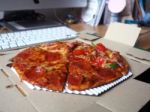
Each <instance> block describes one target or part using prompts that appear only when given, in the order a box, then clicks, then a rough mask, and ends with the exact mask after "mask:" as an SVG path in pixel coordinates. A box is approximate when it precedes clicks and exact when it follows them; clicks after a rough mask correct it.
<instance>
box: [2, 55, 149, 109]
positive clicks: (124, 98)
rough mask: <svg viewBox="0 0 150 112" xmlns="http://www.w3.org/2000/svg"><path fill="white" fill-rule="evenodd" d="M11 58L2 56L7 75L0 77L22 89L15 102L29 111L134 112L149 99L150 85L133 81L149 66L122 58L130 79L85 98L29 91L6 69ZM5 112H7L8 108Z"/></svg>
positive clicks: (5, 104)
mask: <svg viewBox="0 0 150 112" xmlns="http://www.w3.org/2000/svg"><path fill="white" fill-rule="evenodd" d="M12 56H14V54H11V55H7V56H4V57H5V58H2V59H3V60H0V63H2V65H3V70H4V71H5V73H6V74H8V77H6V76H5V75H2V77H3V78H4V79H7V80H8V84H9V82H11V83H13V84H14V85H18V86H19V87H21V89H22V91H23V94H25V96H24V95H22V92H21V93H20V91H18V89H16V88H15V90H14V91H13V92H14V93H13V94H17V95H19V96H16V99H17V100H19V101H21V102H20V103H21V105H23V104H24V101H22V100H20V98H19V97H22V98H23V99H27V100H28V101H25V102H28V103H27V104H28V105H27V106H29V108H31V107H32V108H35V109H36V110H37V112H49V111H55V112H70V111H71V112H83V111H87V112H91V111H92V110H93V112H99V111H103V112H114V111H115V112H120V111H121V112H126V111H128V112H137V110H139V109H140V108H142V106H143V105H144V104H145V103H146V102H147V101H148V100H149V99H150V96H149V94H150V86H149V84H146V83H144V82H141V81H138V80H135V79H134V78H135V77H136V76H138V75H139V74H141V73H142V72H143V71H144V70H146V69H147V68H148V67H149V66H147V65H146V64H143V63H139V62H137V61H134V60H132V59H128V58H126V57H125V58H126V59H127V61H128V62H129V64H130V67H131V71H132V72H133V74H134V75H133V76H132V77H131V78H129V79H128V80H126V81H124V82H122V83H120V84H119V85H117V86H115V87H114V88H112V89H110V90H109V91H107V92H105V93H104V94H101V95H100V96H86V95H74V94H65V93H58V92H49V91H41V90H31V89H29V88H28V87H27V86H26V85H25V84H24V83H22V82H20V80H19V78H18V77H17V76H16V75H15V74H13V72H12V70H11V69H10V68H8V67H7V66H6V65H7V63H9V59H10V57H12ZM1 74H3V72H1ZM3 82H5V81H3ZM7 91H8V90H7V89H6V88H4V91H3V93H2V94H7V95H8V98H9V97H11V95H12V93H11V92H10V93H11V94H8V93H7ZM1 96H2V95H1ZM13 97H14V96H13ZM2 98H3V101H7V98H5V97H2ZM0 102H1V101H0ZM17 103H18V102H13V104H12V102H11V103H4V104H3V107H5V106H11V105H16V104H17ZM14 108H19V109H20V108H23V107H20V106H19V107H16V106H14ZM26 108H27V107H26ZM4 109H6V110H7V108H4ZM31 112H32V111H31ZM33 112H34V111H33Z"/></svg>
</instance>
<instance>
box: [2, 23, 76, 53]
mask: <svg viewBox="0 0 150 112" xmlns="http://www.w3.org/2000/svg"><path fill="white" fill-rule="evenodd" d="M76 37H77V32H76V31H74V30H72V29H70V28H69V27H67V26H57V27H51V28H43V29H33V30H25V31H18V32H10V33H2V34H0V51H8V50H13V49H18V48H23V47H28V46H31V45H35V44H39V43H44V42H52V41H59V40H67V39H73V38H76Z"/></svg>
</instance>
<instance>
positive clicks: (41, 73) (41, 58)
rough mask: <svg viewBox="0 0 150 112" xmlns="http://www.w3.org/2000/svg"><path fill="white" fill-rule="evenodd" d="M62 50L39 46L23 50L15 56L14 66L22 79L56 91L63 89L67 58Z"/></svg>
mask: <svg viewBox="0 0 150 112" xmlns="http://www.w3.org/2000/svg"><path fill="white" fill-rule="evenodd" d="M63 59H64V58H63V55H62V54H61V52H58V51H55V52H50V51H46V50H43V49H41V48H39V47H36V46H35V47H31V48H27V49H26V50H23V51H22V52H20V53H19V54H18V55H16V56H15V57H14V58H13V65H12V67H13V68H14V69H15V70H16V72H17V73H18V75H19V77H20V79H21V80H25V81H27V82H29V83H31V84H33V85H36V86H39V87H42V88H47V89H50V90H55V91H63V89H64V85H65V82H66V77H67V67H66V65H67V60H63Z"/></svg>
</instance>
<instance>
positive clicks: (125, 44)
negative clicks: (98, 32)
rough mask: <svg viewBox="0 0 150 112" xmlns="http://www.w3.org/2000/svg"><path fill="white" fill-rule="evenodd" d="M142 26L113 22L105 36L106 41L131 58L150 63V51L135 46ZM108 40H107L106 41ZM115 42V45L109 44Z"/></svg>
mask: <svg viewBox="0 0 150 112" xmlns="http://www.w3.org/2000/svg"><path fill="white" fill-rule="evenodd" d="M140 30H141V28H139V27H137V26H135V25H129V24H124V23H111V24H110V25H109V27H108V30H107V32H106V34H105V36H104V39H102V40H103V41H104V43H106V44H107V45H108V47H110V48H113V47H114V48H117V47H119V48H118V49H117V50H119V51H120V52H122V51H123V54H124V55H125V56H127V57H128V58H130V59H134V60H136V61H139V62H142V63H144V64H148V65H150V53H149V52H147V51H144V50H141V49H137V48H134V45H135V43H136V40H137V38H138V36H139V33H140ZM105 41H106V42H105ZM110 42H111V45H112V44H114V46H111V45H109V43H110Z"/></svg>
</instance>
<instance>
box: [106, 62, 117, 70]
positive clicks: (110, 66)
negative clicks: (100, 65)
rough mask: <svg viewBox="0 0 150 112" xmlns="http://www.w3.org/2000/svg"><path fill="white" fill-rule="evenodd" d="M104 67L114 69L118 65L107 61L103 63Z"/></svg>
mask: <svg viewBox="0 0 150 112" xmlns="http://www.w3.org/2000/svg"><path fill="white" fill-rule="evenodd" d="M105 67H106V68H111V69H116V68H117V67H118V64H117V63H108V64H106V65H105Z"/></svg>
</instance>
